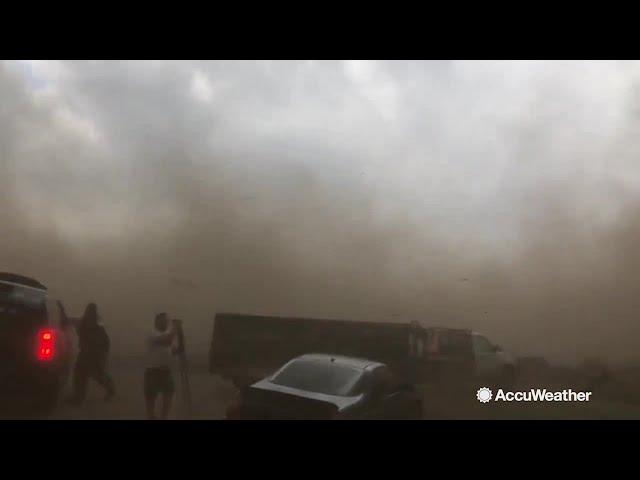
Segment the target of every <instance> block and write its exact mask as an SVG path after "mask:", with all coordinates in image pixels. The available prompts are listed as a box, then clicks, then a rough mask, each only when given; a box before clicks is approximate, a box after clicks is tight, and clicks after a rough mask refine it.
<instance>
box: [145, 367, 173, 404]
mask: <svg viewBox="0 0 640 480" xmlns="http://www.w3.org/2000/svg"><path fill="white" fill-rule="evenodd" d="M174 390H175V387H174V385H173V378H171V370H169V369H168V368H147V369H146V370H145V372H144V394H145V396H147V397H155V396H156V395H158V394H160V393H163V394H169V393H173V392H174Z"/></svg>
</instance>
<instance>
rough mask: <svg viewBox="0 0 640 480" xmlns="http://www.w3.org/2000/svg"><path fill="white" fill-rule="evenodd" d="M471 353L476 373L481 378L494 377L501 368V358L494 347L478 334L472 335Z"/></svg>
mask: <svg viewBox="0 0 640 480" xmlns="http://www.w3.org/2000/svg"><path fill="white" fill-rule="evenodd" d="M472 345H473V355H474V360H475V366H476V375H477V376H478V377H481V378H495V377H497V376H498V375H499V374H500V372H501V368H502V363H503V362H502V358H501V356H500V355H499V354H498V352H497V349H496V347H495V346H494V345H493V344H492V343H491V342H490V341H489V340H487V339H486V338H485V337H483V336H482V335H478V334H473V336H472Z"/></svg>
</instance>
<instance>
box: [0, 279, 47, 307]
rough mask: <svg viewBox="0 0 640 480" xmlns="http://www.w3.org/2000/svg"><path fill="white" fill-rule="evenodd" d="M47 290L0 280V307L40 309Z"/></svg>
mask: <svg viewBox="0 0 640 480" xmlns="http://www.w3.org/2000/svg"><path fill="white" fill-rule="evenodd" d="M46 297H47V292H46V291H45V290H41V289H39V288H33V287H27V286H23V285H18V284H15V283H10V282H0V308H2V309H11V308H12V307H13V308H15V307H23V308H24V307H26V308H28V309H34V310H41V309H43V308H44V305H45V299H46Z"/></svg>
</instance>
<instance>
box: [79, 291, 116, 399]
mask: <svg viewBox="0 0 640 480" xmlns="http://www.w3.org/2000/svg"><path fill="white" fill-rule="evenodd" d="M75 328H76V333H77V335H78V350H79V351H78V358H77V359H76V364H75V368H74V372H73V388H74V394H73V396H72V397H71V398H70V403H72V404H76V405H79V404H81V403H82V402H83V401H84V399H85V396H86V393H87V384H88V382H89V379H90V378H93V379H94V380H95V381H96V382H97V383H98V384H99V385H101V386H102V387H103V388H104V389H105V391H106V396H105V400H111V398H113V396H114V394H115V387H114V383H113V379H112V378H111V376H110V375H109V374H108V373H107V371H106V367H107V358H108V355H109V349H110V347H111V342H110V340H109V336H108V335H107V332H106V330H105V328H104V326H102V325H101V324H100V322H99V316H98V307H97V306H96V304H95V303H90V304H89V305H87V308H86V309H85V311H84V315H83V316H82V318H81V319H80V321H79V322H78V323H77V324H75Z"/></svg>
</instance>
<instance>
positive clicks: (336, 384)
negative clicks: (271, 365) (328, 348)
mask: <svg viewBox="0 0 640 480" xmlns="http://www.w3.org/2000/svg"><path fill="white" fill-rule="evenodd" d="M362 377H363V371H362V370H359V369H357V368H353V367H350V366H348V365H343V364H340V363H330V362H326V361H318V360H311V359H300V360H295V361H293V362H291V363H290V364H288V365H287V366H285V367H284V368H283V369H282V370H280V371H279V372H278V373H276V374H275V375H274V377H273V378H272V379H271V382H272V383H275V384H277V385H282V386H285V387H291V388H296V389H299V390H305V391H307V392H315V393H323V394H325V395H336V396H352V395H357V394H358V392H359V390H360V386H361V384H362V381H361V379H362Z"/></svg>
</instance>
